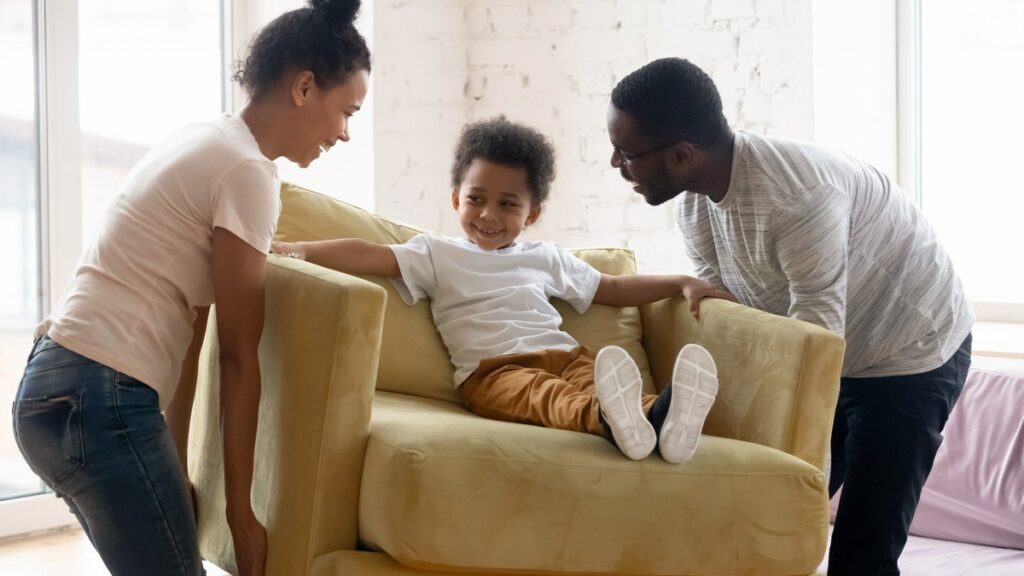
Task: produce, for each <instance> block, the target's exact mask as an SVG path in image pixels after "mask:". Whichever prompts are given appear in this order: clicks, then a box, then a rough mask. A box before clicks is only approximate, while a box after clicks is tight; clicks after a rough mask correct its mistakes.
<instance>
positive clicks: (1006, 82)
mask: <svg viewBox="0 0 1024 576" xmlns="http://www.w3.org/2000/svg"><path fill="white" fill-rule="evenodd" d="M918 19H919V20H918V21H919V24H918V26H919V28H918V33H919V41H918V46H919V49H920V54H919V56H918V61H919V66H920V68H919V79H918V81H919V86H920V94H919V96H918V100H919V103H920V116H919V122H920V131H919V146H918V156H917V159H916V160H917V162H919V178H920V181H919V185H920V199H921V205H922V208H923V209H924V211H925V213H926V214H927V215H928V218H929V220H931V222H932V223H933V224H934V225H935V227H936V228H937V229H938V232H939V235H940V237H941V238H942V240H943V243H944V244H945V245H946V247H947V249H948V250H949V252H950V254H951V255H952V257H953V260H954V261H955V262H956V266H957V269H958V270H959V272H960V275H961V277H962V279H963V281H964V284H965V285H966V286H965V287H966V289H967V292H968V294H969V295H970V297H971V298H972V300H975V301H980V302H988V303H1005V304H1010V303H1013V304H1017V305H1024V267H1022V266H1021V265H1020V262H1021V256H1020V254H1019V250H1020V248H1021V247H1022V246H1024V225H1022V220H1021V218H1022V215H1024V184H1022V180H1021V178H1020V177H1019V172H1020V165H1021V150H1022V147H1021V145H1020V134H1022V133H1024V107H1022V106H1021V102H1024V74H1021V70H1022V69H1024V35H1022V34H1021V30H1022V29H1024V3H1021V2H1019V1H1018V0H985V1H984V2H965V1H963V0H928V1H927V2H919V3H918ZM1005 308H1006V309H1008V310H1009V309H1010V306H1006V307H1005ZM1007 315H1009V313H1007ZM989 319H990V320H992V319H999V318H989ZM1002 319H1006V318H1005V316H1004V318H1002Z"/></svg>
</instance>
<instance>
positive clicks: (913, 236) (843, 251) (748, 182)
mask: <svg viewBox="0 0 1024 576" xmlns="http://www.w3.org/2000/svg"><path fill="white" fill-rule="evenodd" d="M735 142H736V145H735V149H734V152H733V165H732V179H731V181H730V184H729V190H728V191H727V192H726V195H725V198H723V199H722V201H721V202H719V203H718V204H715V203H714V202H712V201H711V200H709V199H708V198H707V196H704V195H701V194H696V193H692V192H684V193H683V194H681V195H680V196H679V197H678V199H677V204H676V219H677V222H678V224H679V227H680V229H681V230H682V232H683V236H684V239H685V242H686V249H687V252H688V254H689V256H690V258H691V259H692V260H693V262H694V264H695V266H696V267H697V273H698V275H699V276H700V277H701V278H702V279H704V280H706V281H708V282H711V283H713V284H715V285H717V286H720V287H724V288H727V289H728V290H729V291H731V292H732V293H733V294H735V295H736V297H737V298H738V299H739V300H740V302H742V303H744V304H746V305H747V306H752V307H754V308H758V309H760V310H764V311H766V312H771V313H773V314H778V315H781V316H790V317H793V318H797V319H800V320H806V321H807V322H811V323H814V324H817V325H819V326H823V327H825V328H828V329H829V330H832V331H833V332H836V333H838V334H840V335H843V336H845V338H846V357H845V360H844V362H843V376H849V377H869V376H897V375H905V374H916V373H920V372H927V371H928V370H932V369H935V368H938V367H939V366H941V365H942V364H944V363H945V361H946V360H948V359H949V358H950V357H952V355H953V353H954V352H956V350H957V348H958V347H959V346H960V344H961V343H962V342H963V340H964V339H965V338H966V337H967V335H968V333H970V331H971V326H972V325H973V323H974V314H973V312H972V311H971V308H970V305H969V303H968V301H967V298H966V296H965V295H964V291H963V287H962V286H961V284H960V279H959V278H958V277H957V275H956V272H955V271H954V270H953V264H952V262H951V261H950V259H949V256H948V255H947V254H946V251H945V250H944V249H943V248H942V246H941V245H940V244H939V240H938V238H937V237H936V235H935V231H934V230H933V229H932V227H931V225H930V224H928V222H927V221H926V220H925V218H924V216H923V215H922V214H921V212H920V211H919V210H918V209H917V207H916V206H914V204H913V203H912V202H911V201H910V200H909V199H908V198H907V196H906V194H905V193H904V192H903V191H902V190H901V189H900V188H899V187H898V186H896V185H895V184H894V183H892V182H891V181H890V180H889V178H888V177H886V175H885V174H882V173H881V172H879V171H878V170H877V169H875V168H874V167H872V166H870V165H868V164H866V163H864V162H861V161H859V160H856V159H854V158H851V157H849V156H847V155H845V154H842V153H840V152H835V151H832V150H829V149H826V148H822V147H819V146H816V145H813V144H807V143H802V142H796V141H791V140H784V139H779V138H768V137H764V136H759V135H756V134H751V133H748V132H743V131H737V132H736V139H735Z"/></svg>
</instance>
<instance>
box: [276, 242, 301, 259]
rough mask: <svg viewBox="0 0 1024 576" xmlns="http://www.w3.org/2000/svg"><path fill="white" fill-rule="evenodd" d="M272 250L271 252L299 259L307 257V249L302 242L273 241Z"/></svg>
mask: <svg viewBox="0 0 1024 576" xmlns="http://www.w3.org/2000/svg"><path fill="white" fill-rule="evenodd" d="M270 252H271V254H278V255H281V256H287V257H289V258H298V259H299V260H305V259H306V249H305V248H304V247H303V245H302V242H271V243H270Z"/></svg>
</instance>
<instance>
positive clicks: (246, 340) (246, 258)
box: [213, 228, 267, 576]
mask: <svg viewBox="0 0 1024 576" xmlns="http://www.w3.org/2000/svg"><path fill="white" fill-rule="evenodd" d="M266 266H267V256H266V254H263V253H261V252H260V251H258V250H256V249H255V248H253V247H252V246H250V245H249V244H247V243H245V242H244V241H243V240H241V239H240V238H238V237H237V236H235V235H234V234H232V233H231V232H228V231H227V230H225V229H223V228H215V229H214V231H213V290H214V302H215V303H216V305H217V309H216V312H217V335H218V339H219V343H220V417H221V430H222V434H223V436H224V484H225V486H224V492H225V496H226V499H227V510H226V513H227V520H228V527H229V528H230V529H231V536H232V539H233V540H234V544H235V561H236V563H237V564H238V571H239V574H240V575H244V576H262V574H263V568H264V563H265V561H266V555H267V541H266V530H265V529H264V528H263V526H262V525H261V524H260V523H259V520H257V519H256V515H255V514H254V513H253V511H252V503H251V493H252V474H253V453H254V451H255V446H256V421H257V418H258V416H259V407H260V365H259V357H258V356H257V349H258V347H259V343H260V337H261V336H262V334H263V314H264V287H265V282H266V278H265V276H266Z"/></svg>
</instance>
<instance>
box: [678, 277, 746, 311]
mask: <svg viewBox="0 0 1024 576" xmlns="http://www.w3.org/2000/svg"><path fill="white" fill-rule="evenodd" d="M683 297H685V298H686V301H687V302H689V303H690V314H693V317H694V318H697V319H700V301H701V300H703V299H705V298H721V299H723V300H732V301H733V302H739V300H737V299H736V297H735V296H733V294H732V292H729V291H728V290H721V289H719V288H716V287H715V286H713V285H711V284H708V283H707V282H704V281H703V280H698V279H696V278H689V277H687V278H686V280H685V281H683Z"/></svg>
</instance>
